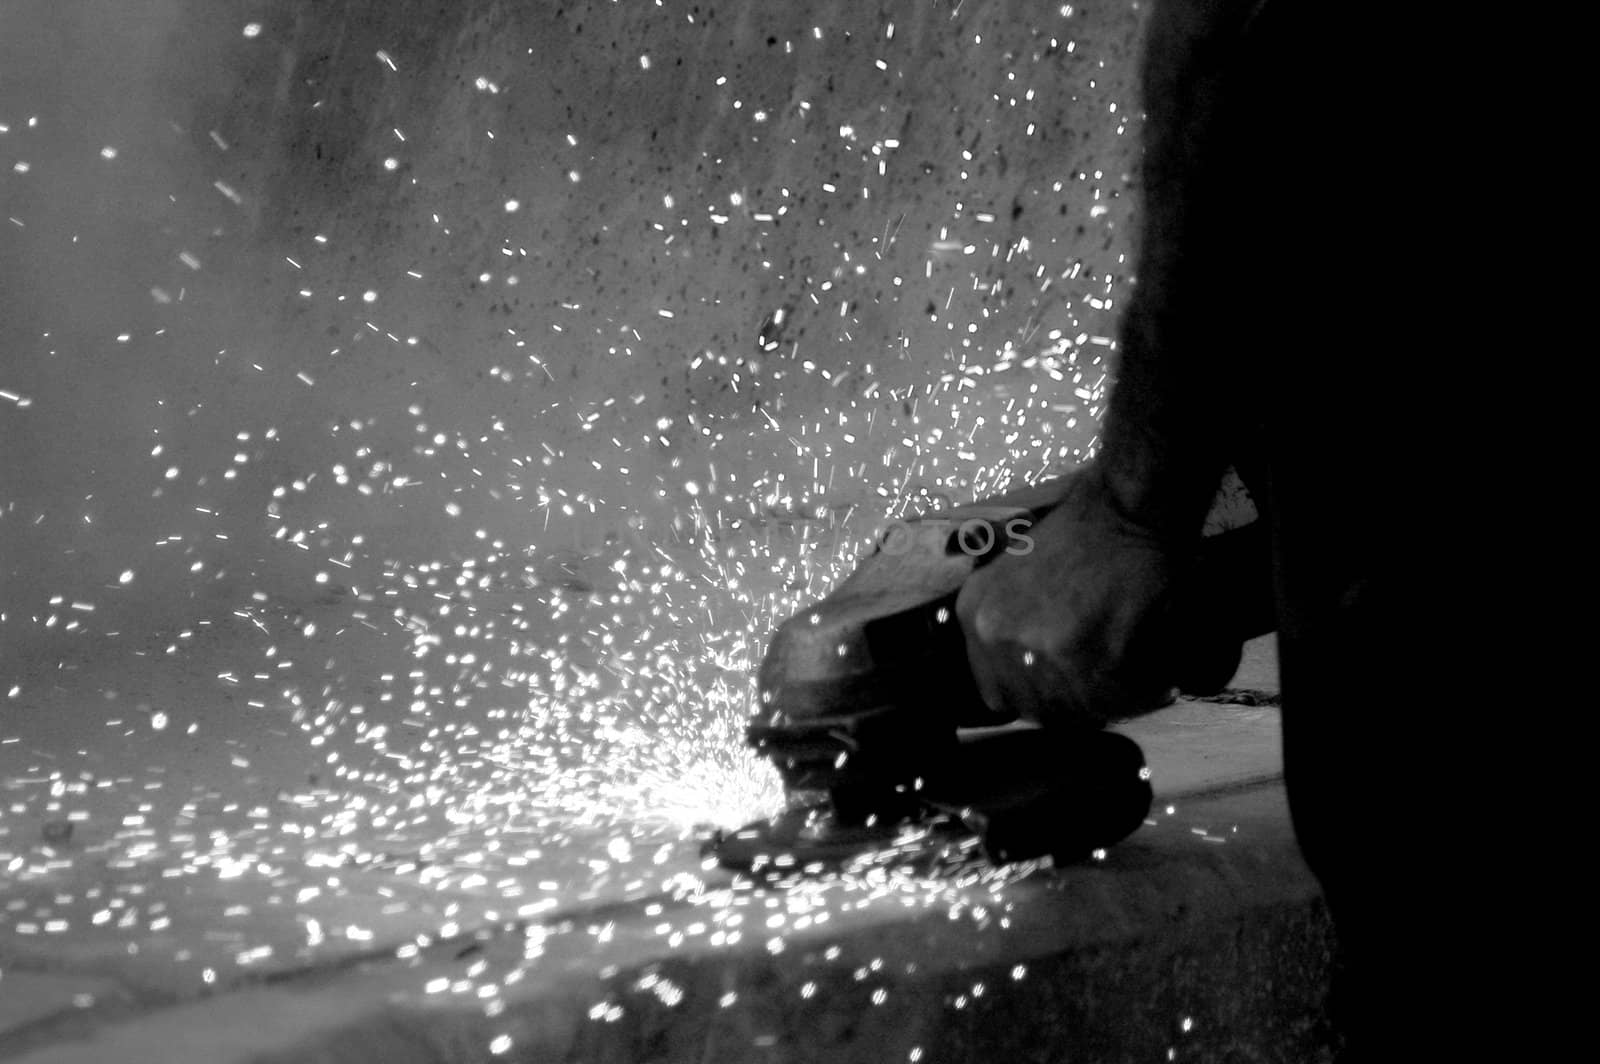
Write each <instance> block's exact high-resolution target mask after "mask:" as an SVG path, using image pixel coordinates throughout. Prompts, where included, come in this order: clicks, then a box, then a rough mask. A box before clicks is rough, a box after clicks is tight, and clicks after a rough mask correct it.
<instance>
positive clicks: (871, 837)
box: [702, 725, 1152, 879]
mask: <svg viewBox="0 0 1600 1064" xmlns="http://www.w3.org/2000/svg"><path fill="white" fill-rule="evenodd" d="M961 739H962V741H961V742H960V743H959V744H958V745H957V746H956V748H955V752H954V753H952V754H951V755H950V756H949V757H947V758H944V759H942V760H941V761H940V762H939V763H937V764H935V765H931V766H930V767H929V772H928V774H927V775H926V776H924V777H922V778H921V779H920V780H919V784H920V786H915V787H896V788H893V789H888V788H885V789H880V790H876V791H872V790H866V789H851V788H835V789H834V790H833V791H832V792H829V793H828V794H827V795H826V796H820V797H818V799H817V800H815V801H811V802H800V803H798V804H796V805H793V806H791V807H790V808H789V809H787V810H785V811H784V812H782V813H780V814H778V815H777V816H775V817H772V818H769V819H767V820H758V821H756V822H754V823H752V824H748V825H746V826H745V827H743V828H740V829H738V830H737V831H726V832H724V831H719V832H717V833H715V834H714V835H712V837H711V838H710V839H709V840H707V842H706V843H705V845H704V846H703V847H702V854H703V855H705V856H707V857H712V858H715V860H716V862H717V863H718V864H719V865H721V866H722V867H724V868H728V869H731V870H733V871H736V872H742V873H747V874H752V875H756V876H758V877H761V878H767V879H773V878H783V877H788V876H804V875H818V874H824V873H829V872H840V873H845V874H855V873H863V872H868V871H871V870H872V869H874V868H895V869H906V870H910V871H914V872H917V873H922V874H927V873H934V872H938V871H940V870H947V869H952V868H957V867H961V866H964V865H967V864H970V863H971V862H973V861H975V860H980V859H985V860H988V861H989V862H990V863H992V864H996V865H999V864H1008V863H1012V862H1016V861H1024V860H1032V859H1035V858H1041V857H1045V856H1050V857H1052V858H1054V860H1055V861H1056V863H1057V864H1064V863H1069V862H1073V861H1079V860H1083V859H1084V858H1087V857H1088V856H1089V855H1090V854H1091V853H1093V852H1094V851H1095V850H1097V849H1101V848H1103V847H1108V846H1111V845H1112V844H1114V843H1116V842H1119V841H1121V840H1122V839H1124V838H1126V837H1127V836H1128V835H1130V834H1132V833H1133V831H1134V830H1136V829H1137V828H1138V827H1139V825H1140V824H1141V823H1142V822H1143V820H1144V818H1145V816H1146V815H1147V814H1148V813H1149V811H1150V803H1151V794H1152V792H1151V789H1150V781H1149V771H1148V769H1147V768H1146V767H1145V763H1144V754H1143V752H1142V751H1141V750H1140V749H1139V746H1138V744H1137V743H1135V742H1134V741H1133V740H1131V739H1129V738H1128V737H1127V736H1124V735H1119V734H1117V733H1115V732H1105V731H1092V732H1082V733H1074V734H1072V735H1071V736H1057V735H1055V734H1053V733H1050V732H1047V731H1045V730H1043V729H1040V728H1036V727H1032V726H1027V725H1017V726H1011V727H1006V728H993V729H983V730H973V731H969V732H964V733H963V734H962V736H961Z"/></svg>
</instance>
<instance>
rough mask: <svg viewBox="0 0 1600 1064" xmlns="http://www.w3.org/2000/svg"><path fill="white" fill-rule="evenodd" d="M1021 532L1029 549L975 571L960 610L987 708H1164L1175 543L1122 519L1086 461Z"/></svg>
mask: <svg viewBox="0 0 1600 1064" xmlns="http://www.w3.org/2000/svg"><path fill="white" fill-rule="evenodd" d="M1196 534H1197V535H1198V530H1196ZM1027 535H1028V536H1029V537H1030V538H1031V540H1032V549H1031V550H1029V551H1028V552H1027V553H1016V554H1009V553H1008V554H1005V555H1002V556H1001V557H999V558H997V559H996V560H995V561H993V562H992V563H990V564H988V565H985V566H983V567H981V568H979V569H978V570H977V571H976V572H974V573H973V574H972V576H971V577H970V578H968V580H967V582H966V583H965V584H964V585H963V586H962V588H961V594H960V597H959V598H958V600H957V603H956V612H957V615H958V616H959V618H960V621H961V627H962V631H963V632H964V633H965V634H966V638H967V656H968V658H969V660H970V662H971V665H972V671H973V676H974V678H975V679H976V681H977V685H978V691H979V692H980V693H981V694H982V695H983V700H984V702H985V703H987V704H988V705H989V707H990V708H992V709H994V710H996V711H1000V712H1014V713H1016V714H1018V715H1019V716H1021V717H1023V718H1024V719H1027V720H1031V721H1035V722H1038V723H1041V724H1048V725H1062V726H1074V725H1077V726H1084V725H1088V726H1097V725H1100V724H1103V723H1105V722H1106V721H1108V720H1111V719H1113V718H1117V717H1125V716H1130V715H1133V714H1137V713H1142V712H1147V711H1149V710H1152V709H1156V708H1158V707H1159V706H1161V705H1162V704H1164V703H1165V702H1166V700H1167V696H1168V693H1169V692H1170V690H1171V688H1172V685H1173V683H1174V680H1175V679H1176V677H1175V676H1174V675H1173V669H1174V666H1173V654H1172V653H1171V650H1172V645H1173V637H1174V636H1175V635H1176V634H1177V633H1175V632H1173V631H1172V619H1173V610H1172V602H1173V592H1172V585H1173V582H1174V578H1175V577H1176V576H1177V575H1178V572H1179V569H1180V564H1181V563H1180V558H1179V553H1178V548H1176V547H1175V546H1174V544H1172V543H1170V542H1162V541H1161V540H1160V539H1158V537H1156V536H1155V535H1153V534H1152V533H1151V532H1149V531H1148V530H1147V529H1144V528H1142V527H1140V526H1138V525H1136V524H1135V523H1133V522H1131V521H1129V520H1128V519H1127V518H1125V517H1123V516H1122V515H1121V514H1120V512H1119V511H1118V508H1117V507H1115V506H1114V505H1113V504H1112V503H1111V501H1110V496H1109V493H1108V491H1107V489H1106V488H1105V486H1104V484H1103V482H1102V481H1101V480H1100V478H1099V477H1098V476H1097V475H1096V470H1095V469H1094V468H1093V467H1092V466H1091V467H1090V468H1088V469H1085V470H1082V471H1080V472H1079V473H1077V474H1075V475H1073V476H1072V477H1070V478H1068V479H1067V480H1066V483H1065V487H1064V493H1063V497H1062V500H1061V502H1060V504H1058V505H1057V506H1056V508H1055V509H1053V510H1051V511H1050V512H1049V513H1048V514H1047V515H1045V517H1044V518H1043V519H1041V520H1040V521H1039V522H1038V523H1037V524H1035V525H1033V526H1032V527H1031V528H1029V529H1028V530H1027Z"/></svg>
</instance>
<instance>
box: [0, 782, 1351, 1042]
mask: <svg viewBox="0 0 1600 1064" xmlns="http://www.w3.org/2000/svg"><path fill="white" fill-rule="evenodd" d="M1171 808H1172V811H1171V812H1168V811H1167V810H1168V807H1167V806H1165V805H1163V806H1161V807H1159V808H1158V809H1157V811H1156V815H1155V816H1154V817H1153V822H1151V823H1149V824H1147V826H1146V827H1145V828H1143V829H1142V830H1141V831H1140V832H1139V833H1138V834H1136V835H1135V836H1134V837H1133V838H1132V839H1130V840H1129V841H1128V842H1126V843H1124V844H1123V845H1121V846H1119V847H1117V848H1116V849H1115V850H1113V851H1112V852H1111V854H1110V855H1109V856H1108V858H1107V859H1106V860H1105V861H1103V862H1099V863H1096V864H1092V865H1088V866H1080V867H1073V868H1068V869H1061V870H1056V871H1049V870H1041V871H1039V872H1036V873H1035V874H1033V875H1031V876H1027V877H1025V878H1021V879H1007V878H1005V877H996V876H992V875H991V876H987V877H975V878H974V881H972V882H968V883H963V884H960V885H953V886H947V887H946V888H945V889H942V890H932V889H929V888H927V887H926V886H914V885H911V884H909V883H908V884H903V885H901V886H900V887H898V888H896V889H884V890H880V891H877V892H875V893H872V892H865V891H862V890H860V889H854V890H852V889H846V888H842V887H841V888H836V889H831V890H830V889H820V890H819V891H818V892H817V893H816V894H815V895H814V896H808V897H806V898H805V899H804V900H803V902H797V899H796V898H795V897H793V894H792V892H791V894H788V895H785V894H781V893H777V892H769V891H759V890H758V891H749V890H743V891H734V890H721V891H718V890H710V891H708V892H706V893H703V894H701V895H698V896H695V897H688V898H678V899H672V898H668V897H666V896H662V897H661V898H659V899H657V900H655V901H643V902H636V903H631V904H629V905H623V906H610V907H607V908H606V909H605V910H603V911H601V910H593V911H589V912H572V913H567V914H564V915H562V916H561V917H560V918H559V919H557V920H554V921H551V922H549V923H546V924H542V925H539V926H537V927H531V928H520V927H507V928H503V929H500V930H499V931H497V932H494V933H489V932H484V933H480V934H479V935H478V936H477V937H475V938H472V939H470V940H465V941H461V940H458V941H453V942H448V943H440V944H437V945H435V946H433V947H432V948H430V949H429V950H426V951H423V952H422V953H421V954H420V955H418V956H416V957H414V958H410V959H408V960H403V961H402V960H398V959H392V960H387V961H383V962H370V963H367V964H363V965H359V966H356V967H354V968H351V969H348V970H344V971H339V972H320V973H319V972H312V973H307V974H305V975H301V976H297V977H293V978H288V979H285V980H283V981H281V982H279V983H276V984H275V985H270V986H261V987H256V988H247V989H240V990H236V991H234V992H231V993H224V994H219V995H218V996H216V997H212V998H209V999H206V1000H202V1001H195V1002H191V1003H188V1004H184V1005H179V1006H176V1007H171V1008H166V1009H161V1010H159V1011H154V1012H151V1013H148V1014H145V1015H140V1016H137V1017H131V1018H130V1017H127V1016H122V1017H120V1018H115V1017H110V1016H107V1017H102V1018H98V1019H97V1018H96V1017H94V1016H90V1015H82V1016H77V1017H72V1018H59V1019H57V1020H56V1021H54V1022H53V1023H52V1024H50V1025H49V1026H50V1027H51V1028H52V1029H50V1030H45V1029H42V1028H40V1029H35V1030H33V1031H32V1032H31V1034H30V1036H29V1037H27V1038H26V1039H23V1040H18V1039H17V1037H16V1036H17V1035H20V1034H21V1033H22V1032H13V1036H12V1037H11V1038H10V1039H8V1041H9V1042H10V1048H9V1049H0V1056H3V1057H5V1058H7V1059H16V1060H22V1061H27V1062H29V1064H46V1062H49V1064H69V1062H70V1064H83V1062H89V1061H96V1062H99V1061H118V1062H126V1064H147V1062H148V1064H158V1062H159V1064H184V1062H190V1061H193V1062H196V1064H198V1062H201V1061H204V1062H208V1064H228V1062H237V1064H243V1062H247V1061H248V1062H272V1064H289V1062H291V1061H292V1062H303V1064H320V1062H327V1064H332V1062H336V1061H337V1062H344V1064H349V1062H366V1061H372V1062H374V1064H376V1062H383V1064H412V1062H415V1064H423V1062H428V1064H435V1062H437V1064H445V1062H449V1064H458V1062H463V1061H480V1060H481V1061H490V1060H523V1061H573V1062H577V1061H586V1062H619V1064H620V1062H642V1061H663V1062H667V1061H686V1062H697V1064H698V1062H708V1061H719V1062H720V1061H726V1062H730V1064H731V1062H736V1061H786V1062H787V1061H819V1062H820V1061H830V1062H834V1061H862V1062H868V1061H871V1062H880V1061H899V1060H906V1061H912V1060H916V1061H930V1062H931V1061H967V1060H971V1061H979V1060H983V1061H990V1060H1005V1061H1047V1060H1049V1061H1057V1060H1063V1059H1078V1060H1094V1061H1123V1060H1128V1061H1133V1060H1140V1061H1149V1060H1164V1059H1181V1060H1215V1061H1255V1060H1263V1061H1265V1060H1274V1061H1276V1060H1296V1061H1302V1060H1303V1061H1315V1060H1318V1059H1321V1058H1323V1057H1325V1056H1327V1055H1328V1052H1327V1044H1328V1034H1327V1030H1326V1024H1325V1022H1324V1019H1323V1013H1324V1000H1325V996H1326V987H1327V979H1328V971H1329V961H1330V957H1331V953H1332V946H1333V940H1332V932H1331V927H1330V925H1329V923H1328V920H1327V917H1326V912H1325V910H1324V908H1323V906H1322V903H1321V900H1320V895H1319V893H1318V891H1317V888H1316V885H1315V883H1314V881H1313V880H1312V878H1311V876H1310V874H1309V872H1308V871H1307V870H1306V869H1305V867H1304V865H1303V864H1302V863H1301V861H1300V858H1299V856H1298V853H1297V851H1296V849H1295V845H1294V840H1293V835H1292V832H1291V829H1290V825H1289V820H1288V814H1287V809H1286V806H1285V803H1284V797H1283V791H1282V787H1281V784H1279V783H1277V782H1267V783H1263V784H1255V785H1247V786H1243V787H1237V788H1234V789H1231V790H1221V791H1213V792H1211V793H1208V794H1203V795H1196V796H1193V797H1190V798H1188V799H1183V800H1181V801H1179V802H1178V803H1177V804H1176V805H1175V806H1173V807H1171ZM802 909H803V910H804V911H805V913H806V914H807V915H809V916H810V917H811V919H810V920H804V919H787V920H786V924H787V926H786V927H784V928H783V929H782V930H781V931H780V932H770V933H769V932H767V931H765V930H754V931H753V933H751V934H749V935H748V936H743V937H741V939H740V940H739V941H738V942H737V943H735V944H733V945H727V944H723V945H720V946H716V947H713V946H711V945H710V944H709V942H708V941H707V939H706V936H705V935H704V934H701V935H697V936H691V937H687V938H685V939H682V940H674V939H673V938H672V936H671V935H670V934H669V933H666V932H667V929H670V928H679V929H684V928H692V927H693V926H695V925H696V924H700V925H705V924H707V923H709V922H715V921H719V920H721V921H726V920H727V918H728V917H729V916H730V914H739V915H740V916H741V917H742V920H741V921H740V923H742V924H743V925H744V926H746V927H754V928H761V927H763V925H764V922H765V921H766V920H768V919H771V918H772V915H773V914H783V913H786V912H787V913H791V914H793V913H795V912H798V911H800V910H802ZM822 913H826V914H827V916H826V918H824V919H821V920H818V919H817V917H818V916H819V915H820V914H822ZM719 914H720V915H719ZM802 925H804V926H802ZM724 926H726V923H724ZM779 934H781V936H782V937H781V948H779V949H778V951H776V952H774V948H775V947H774V946H773V945H772V943H771V938H772V937H775V936H777V935H779ZM530 952H536V953H537V954H538V959H537V961H536V962H533V963H530V962H529V961H528V960H527V959H526V958H527V956H528V954H529V953H530ZM514 972H520V973H522V974H520V975H513V974H512V973H514ZM430 983H432V984H433V986H434V987H435V992H432V993H427V992H424V988H425V987H426V986H427V985H428V984H430ZM445 986H448V987H449V988H450V990H449V991H442V992H441V990H440V988H442V987H445ZM484 987H493V988H494V991H493V992H492V993H484V992H483V988H484ZM451 991H454V992H451ZM489 1001H495V1002H497V1003H498V1004H497V1006H496V1007H497V1008H498V1009H499V1011H498V1014H497V1015H493V1016H491V1015H486V1010H485V1007H484V1005H485V1003H486V1002H489ZM502 1037H509V1039H510V1042H509V1047H507V1048H504V1049H503V1051H502V1052H500V1053H496V1052H495V1051H494V1049H495V1048H496V1047H497V1046H503V1045H504V1044H503V1043H496V1039H497V1038H502ZM24 1042H26V1043H27V1044H26V1045H25V1044H24ZM46 1043H49V1044H46ZM30 1048H31V1051H30ZM1169 1052H1170V1053H1171V1054H1173V1055H1172V1056H1169Z"/></svg>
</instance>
